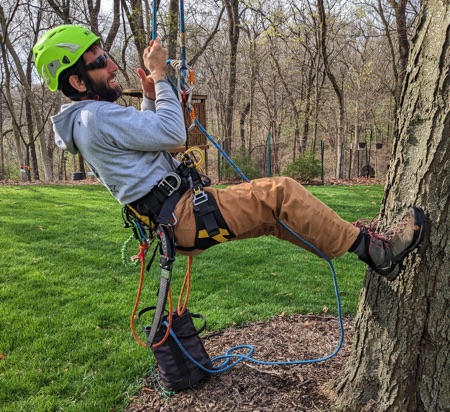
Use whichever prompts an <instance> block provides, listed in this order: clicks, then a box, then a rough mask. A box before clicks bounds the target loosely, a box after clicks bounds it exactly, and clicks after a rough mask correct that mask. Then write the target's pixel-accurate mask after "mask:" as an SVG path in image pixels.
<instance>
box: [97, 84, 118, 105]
mask: <svg viewBox="0 0 450 412" xmlns="http://www.w3.org/2000/svg"><path fill="white" fill-rule="evenodd" d="M90 92H92V93H93V94H94V95H96V98H95V97H94V99H95V100H106V101H107V102H115V101H116V100H117V99H118V98H119V97H120V96H122V86H120V84H119V83H117V88H116V89H113V88H112V87H110V86H109V85H108V83H107V82H93V81H91V90H90ZM97 96H98V97H97Z"/></svg>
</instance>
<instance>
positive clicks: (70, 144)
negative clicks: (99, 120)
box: [52, 100, 92, 154]
mask: <svg viewBox="0 0 450 412" xmlns="http://www.w3.org/2000/svg"><path fill="white" fill-rule="evenodd" d="M88 104H92V101H91V100H84V101H81V102H73V103H67V104H64V105H62V106H61V110H60V112H59V113H58V114H57V115H55V116H53V117H52V122H53V131H54V132H55V143H56V145H57V146H58V147H59V148H60V149H62V150H67V151H68V152H69V153H72V154H78V152H79V151H78V148H77V146H76V144H75V142H74V125H75V122H76V120H77V117H79V116H80V112H81V109H83V108H84V107H85V106H87V105H88Z"/></svg>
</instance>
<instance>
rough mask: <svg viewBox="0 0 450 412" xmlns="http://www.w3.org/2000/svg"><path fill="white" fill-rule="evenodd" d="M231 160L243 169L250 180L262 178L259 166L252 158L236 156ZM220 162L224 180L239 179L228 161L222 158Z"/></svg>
mask: <svg viewBox="0 0 450 412" xmlns="http://www.w3.org/2000/svg"><path fill="white" fill-rule="evenodd" d="M231 160H233V162H234V163H235V164H236V166H237V167H239V169H241V171H242V173H244V175H245V176H246V177H247V178H248V179H250V180H252V179H257V178H259V177H261V172H260V171H259V170H258V166H257V165H256V163H255V162H254V161H253V159H252V158H251V157H250V156H248V155H246V156H243V155H236V156H233V157H232V158H231ZM220 162H221V164H222V166H221V172H220V173H221V178H222V179H223V180H236V179H237V178H239V175H238V173H237V172H236V170H234V168H233V167H232V166H231V165H230V164H229V163H228V162H227V160H226V159H224V158H222V159H220Z"/></svg>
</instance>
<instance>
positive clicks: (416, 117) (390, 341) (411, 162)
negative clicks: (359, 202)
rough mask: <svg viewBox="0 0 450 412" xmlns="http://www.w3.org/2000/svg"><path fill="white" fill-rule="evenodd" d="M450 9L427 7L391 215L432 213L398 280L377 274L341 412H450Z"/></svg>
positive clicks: (366, 292) (405, 101) (411, 66)
mask: <svg viewBox="0 0 450 412" xmlns="http://www.w3.org/2000/svg"><path fill="white" fill-rule="evenodd" d="M449 29H450V4H449V2H448V1H445V2H437V1H425V2H424V4H423V10H422V13H421V15H420V19H419V21H418V25H417V31H416V34H415V36H414V39H413V42H412V48H411V55H410V57H409V63H408V65H407V68H408V69H407V71H406V77H405V86H404V89H403V93H402V95H401V100H400V103H401V106H400V108H399V114H398V134H397V138H396V140H395V145H394V154H395V155H394V158H393V160H392V161H391V166H390V171H389V175H388V179H387V184H386V190H385V198H384V202H383V208H382V211H383V212H386V214H387V216H388V218H390V217H392V216H394V215H396V214H398V213H399V212H400V211H401V210H402V209H403V208H404V207H405V206H408V205H412V204H416V205H420V206H422V207H423V208H424V209H425V210H426V213H427V215H428V226H427V229H426V233H425V240H424V242H423V244H422V246H421V247H420V249H419V252H418V253H415V254H414V256H413V257H411V258H408V259H407V261H406V262H405V263H406V267H405V270H404V271H403V272H402V273H401V275H400V277H399V279H398V280H396V281H394V282H387V281H385V280H383V279H382V278H380V277H379V276H376V275H373V274H372V273H371V272H370V271H368V273H367V276H366V280H365V284H364V289H363V291H362V294H361V299H360V304H359V310H358V315H357V318H356V330H355V340H354V347H353V351H352V356H351V359H350V361H349V363H348V366H347V370H346V373H345V377H344V379H343V381H342V382H341V383H340V384H339V385H338V386H337V392H338V394H339V398H338V401H337V407H338V410H351V411H363V410H364V411H367V410H370V411H386V410H392V411H414V412H422V411H424V412H425V411H447V410H450V357H449V353H450V305H449V296H450V283H449V281H448V273H449V271H450V249H449V247H448V234H449V233H450V224H449V222H450V212H449V211H450V188H449V185H448V181H449V179H450V141H449V139H448V134H449V130H450V106H449V103H448V102H449V97H450V72H449V69H448V68H449V67H450V41H449V40H450V38H449V33H450V30H449Z"/></svg>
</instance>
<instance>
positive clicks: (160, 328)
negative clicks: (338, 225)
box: [124, 0, 344, 393]
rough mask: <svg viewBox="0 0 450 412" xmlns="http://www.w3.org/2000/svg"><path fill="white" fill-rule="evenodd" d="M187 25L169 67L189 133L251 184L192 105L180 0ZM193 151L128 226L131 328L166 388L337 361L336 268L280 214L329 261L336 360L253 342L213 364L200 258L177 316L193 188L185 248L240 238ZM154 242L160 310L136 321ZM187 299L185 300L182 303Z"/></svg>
mask: <svg viewBox="0 0 450 412" xmlns="http://www.w3.org/2000/svg"><path fill="white" fill-rule="evenodd" d="M158 6H159V2H158V1H156V0H155V1H153V9H152V12H153V18H152V25H153V27H152V39H155V38H156V37H157V21H156V16H157V11H158ZM179 25H180V56H181V57H180V60H168V61H167V64H168V65H170V66H171V67H172V68H173V69H174V70H175V72H176V73H177V74H176V76H177V81H176V82H174V81H173V80H172V79H171V78H170V77H168V81H169V83H170V84H171V85H172V88H173V90H174V92H175V93H176V94H177V95H178V98H179V100H180V103H181V104H182V105H183V107H184V108H185V109H186V110H187V112H188V114H189V118H190V121H191V123H190V125H189V126H188V127H186V133H187V134H188V132H189V131H190V130H191V129H192V128H193V127H195V126H196V127H197V128H198V129H199V130H200V132H201V133H202V134H203V135H204V136H205V137H206V138H207V139H208V140H209V142H210V143H211V144H212V145H213V146H214V147H215V148H216V149H217V150H218V152H219V154H220V155H221V156H223V157H224V158H225V159H226V160H227V162H228V163H229V164H230V165H231V166H232V167H233V168H234V169H235V171H236V172H237V173H238V174H239V176H240V177H241V178H242V179H243V180H244V181H246V182H249V179H248V178H247V177H246V176H245V175H244V173H243V172H242V171H241V170H240V169H239V167H238V166H237V165H236V164H235V163H234V162H233V160H232V159H231V158H230V157H229V156H228V154H227V153H226V152H225V151H224V150H223V149H222V148H221V146H220V145H219V144H218V143H217V142H216V141H215V139H214V138H213V137H212V136H211V135H210V134H209V133H208V132H207V130H206V129H205V127H204V126H203V125H202V124H201V123H200V121H199V120H198V118H197V116H196V114H195V110H194V108H193V106H192V103H191V101H192V91H193V88H194V77H195V76H194V71H193V70H192V69H191V68H190V67H188V65H187V64H186V45H185V28H184V1H183V0H180V1H179ZM186 146H187V150H186V151H185V153H184V154H183V155H182V157H181V163H180V165H179V166H178V168H177V169H176V171H175V172H170V173H168V174H167V175H166V176H165V177H164V178H163V179H162V180H161V182H159V183H158V185H157V186H156V187H155V188H154V189H152V191H151V192H150V193H149V194H147V195H146V196H144V197H143V198H141V199H139V200H138V201H136V202H133V203H131V204H130V205H126V206H125V207H124V222H125V227H131V228H132V230H133V235H134V237H135V238H136V239H137V240H139V242H140V246H139V248H140V252H139V254H138V255H137V256H135V257H133V258H132V259H134V260H140V261H141V275H140V281H139V288H138V293H137V296H136V302H135V306H134V308H133V312H132V314H131V318H130V325H131V329H132V331H133V336H134V338H135V339H136V341H137V342H138V343H139V344H140V345H141V346H144V347H147V348H150V349H151V350H152V352H153V354H154V355H155V358H156V360H157V364H158V371H159V376H160V379H161V381H162V384H163V387H164V388H165V390H166V391H177V390H181V389H184V388H187V387H189V386H191V385H192V384H194V383H196V382H197V381H198V380H200V379H202V378H203V376H205V374H217V373H222V372H224V371H226V370H229V369H230V368H232V367H234V366H235V365H237V364H238V363H240V362H243V361H248V362H253V363H257V364H260V365H278V366H282V365H302V364H311V363H318V362H322V361H325V360H328V359H330V358H332V357H333V356H335V355H336V354H337V353H338V352H339V350H340V349H341V347H342V345H343V342H344V325H343V319H342V309H341V300H340V295H339V289H338V284H337V277H336V272H335V269H334V266H333V264H332V262H331V260H330V259H329V258H328V257H327V256H325V255H324V254H323V253H322V252H321V251H320V250H319V249H317V248H316V247H315V246H314V245H312V244H311V243H309V242H307V241H306V240H304V239H303V238H302V237H301V236H300V235H298V234H297V233H296V232H294V231H293V230H292V229H291V228H290V227H289V226H288V225H287V224H286V223H284V222H283V221H282V220H281V219H279V218H278V217H276V216H274V218H275V220H276V221H277V223H278V224H279V225H280V226H282V227H283V228H284V229H285V230H286V231H288V232H290V233H291V234H292V235H293V236H294V237H295V238H296V239H298V240H299V241H300V242H302V243H303V244H304V245H305V246H306V247H307V248H309V249H310V250H312V251H313V252H314V253H316V254H317V255H318V256H319V257H321V258H322V259H324V260H325V261H326V262H327V264H328V266H329V268H330V271H331V275H332V280H333V285H334V292H335V296H336V304H337V312H338V324H339V330H340V338H339V342H338V344H337V346H336V348H335V349H334V350H333V351H332V352H331V353H330V354H328V355H326V356H324V357H321V358H315V359H305V360H293V361H280V362H264V361H261V360H258V359H255V358H253V357H252V355H253V353H254V348H253V346H251V345H246V344H245V345H239V346H236V347H233V348H230V349H229V350H228V351H226V353H225V354H224V355H221V356H218V357H216V358H214V359H210V358H209V356H208V354H207V353H206V351H205V349H204V346H203V344H202V342H201V339H200V338H199V336H198V335H199V334H200V333H201V332H202V331H203V330H204V329H205V326H206V321H204V324H203V326H202V327H201V328H199V329H196V327H195V326H194V324H193V321H192V318H201V319H203V320H204V318H203V317H202V316H201V315H197V314H192V313H190V312H189V310H188V309H187V303H188V300H189V291H190V273H191V266H192V257H189V258H188V268H187V271H186V275H185V279H184V283H183V286H182V290H181V292H180V297H179V299H178V304H177V310H176V311H174V310H173V307H172V295H171V290H170V282H171V278H172V267H173V263H174V260H175V255H176V249H177V248H179V249H183V248H182V247H181V246H179V245H176V244H175V242H174V239H173V230H172V226H173V225H175V224H176V218H175V216H174V214H173V211H174V209H175V206H176V204H177V202H178V200H179V199H180V197H181V196H182V195H183V194H184V193H185V192H186V191H187V190H192V193H193V207H194V211H195V219H196V226H197V238H196V241H195V245H194V247H192V248H184V249H183V250H194V249H207V248H208V247H210V246H212V245H213V244H216V243H221V242H224V241H227V240H229V239H232V238H233V237H234V234H233V233H232V232H231V231H230V229H229V228H228V226H227V224H226V222H225V221H224V219H223V217H222V215H221V214H220V211H219V208H218V207H217V204H216V202H215V199H214V197H213V196H212V195H209V196H208V193H207V192H206V191H205V190H204V187H205V186H209V185H210V181H209V178H207V177H206V176H204V175H203V174H202V173H201V171H200V166H201V164H202V163H203V160H204V156H203V153H202V151H201V150H200V149H198V148H188V142H187V143H186ZM198 156H199V157H200V160H198V159H197V157H198ZM154 239H157V240H158V244H157V247H156V248H155V250H154V252H153V255H152V258H151V260H150V263H149V264H148V266H147V270H149V269H150V266H151V263H152V262H153V259H154V257H155V254H156V251H157V250H159V252H160V265H159V266H160V285H159V290H158V298H157V304H156V306H152V307H148V308H145V309H142V310H141V311H140V312H139V313H138V315H136V313H137V307H138V304H139V301H140V295H141V290H142V284H143V279H144V272H145V269H146V264H145V255H146V253H147V251H148V250H149V247H150V244H151V243H152V242H153V240H154ZM183 296H184V302H183V303H181V302H182V300H183ZM167 302H168V303H169V308H168V313H166V312H165V310H166V309H165V307H166V305H167ZM148 312H153V319H152V321H151V324H150V326H149V325H148V324H145V323H144V322H143V320H142V319H141V318H142V317H143V315H144V314H146V313H148ZM136 318H137V319H138V321H139V323H140V324H141V328H142V330H143V331H144V333H145V335H146V342H145V343H144V342H142V341H141V340H140V339H139V337H138V336H137V334H136V331H135V321H136ZM242 352H244V353H242ZM218 362H220V364H219V365H217V366H214V364H217V363H218ZM166 393H169V392H166Z"/></svg>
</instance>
